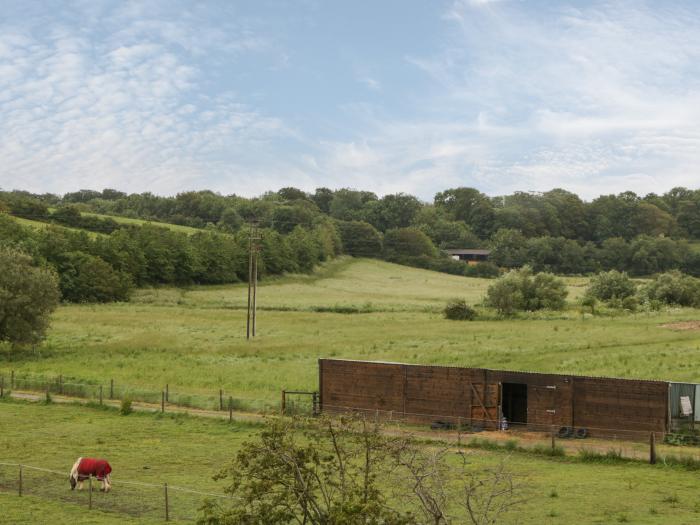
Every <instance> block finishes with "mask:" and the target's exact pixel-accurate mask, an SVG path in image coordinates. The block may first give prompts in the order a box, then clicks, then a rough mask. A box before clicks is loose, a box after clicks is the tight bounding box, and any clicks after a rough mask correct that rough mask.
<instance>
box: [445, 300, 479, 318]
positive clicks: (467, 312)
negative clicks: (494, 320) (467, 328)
mask: <svg viewBox="0 0 700 525" xmlns="http://www.w3.org/2000/svg"><path fill="white" fill-rule="evenodd" d="M443 314H444V316H445V319H451V320H452V321H473V320H474V319H475V318H476V310H474V308H472V307H471V306H469V305H468V304H467V303H466V301H465V300H464V299H452V300H451V301H449V302H448V303H447V306H445V309H444V310H443Z"/></svg>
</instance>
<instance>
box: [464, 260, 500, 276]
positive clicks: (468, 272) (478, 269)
mask: <svg viewBox="0 0 700 525" xmlns="http://www.w3.org/2000/svg"><path fill="white" fill-rule="evenodd" d="M464 275H465V276H466V277H483V278H487V279H490V278H493V277H498V276H500V275H501V270H500V269H499V268H498V266H496V265H495V264H493V263H490V262H480V263H477V264H467V265H465V267H464Z"/></svg>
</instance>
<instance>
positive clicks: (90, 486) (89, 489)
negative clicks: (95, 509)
mask: <svg viewBox="0 0 700 525" xmlns="http://www.w3.org/2000/svg"><path fill="white" fill-rule="evenodd" d="M88 509H90V510H92V476H89V477H88Z"/></svg>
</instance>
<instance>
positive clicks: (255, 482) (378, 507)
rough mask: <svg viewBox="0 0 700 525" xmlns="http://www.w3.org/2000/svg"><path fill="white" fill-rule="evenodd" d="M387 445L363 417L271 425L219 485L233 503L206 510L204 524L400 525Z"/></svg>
mask: <svg viewBox="0 0 700 525" xmlns="http://www.w3.org/2000/svg"><path fill="white" fill-rule="evenodd" d="M389 450H390V449H389V445H388V439H387V438H386V437H384V435H383V434H382V433H381V432H380V430H379V427H378V426H376V425H374V424H371V423H369V422H367V420H365V419H354V418H348V417H342V418H334V419H331V418H318V419H313V420H291V421H289V420H281V419H280V420H274V421H273V422H272V423H270V424H269V425H268V426H267V427H266V428H265V429H264V430H263V431H262V433H261V434H260V438H259V439H258V440H256V441H249V442H246V443H244V444H243V446H242V447H241V450H240V451H239V452H238V454H237V456H236V458H235V459H234V460H233V461H232V462H231V464H230V465H228V466H227V467H225V468H224V469H223V470H222V471H221V472H220V473H219V474H218V475H216V476H215V479H219V480H221V479H224V480H226V481H227V483H228V485H227V487H226V488H225V491H226V492H228V493H230V494H231V495H232V496H233V497H235V498H236V499H235V500H234V501H235V503H234V504H233V505H231V506H222V505H218V504H216V503H215V502H209V503H207V504H205V506H204V508H203V509H202V511H203V512H202V514H203V515H202V517H201V518H200V519H199V521H198V523H200V524H202V525H205V524H206V525H229V524H230V525H234V524H243V523H245V524H251V525H252V524H260V525H263V524H270V525H275V524H280V525H281V524H288V523H299V524H302V523H303V524H308V525H345V524H347V525H360V524H363V525H369V524H380V523H382V524H386V525H392V524H393V525H398V524H401V523H408V518H407V517H404V516H402V515H401V513H399V512H398V511H395V510H392V509H391V508H390V507H389V505H388V501H387V500H386V497H385V495H384V491H383V487H382V485H381V479H382V475H383V473H384V472H386V471H387V470H388V468H389V464H390V458H389V454H388V452H389Z"/></svg>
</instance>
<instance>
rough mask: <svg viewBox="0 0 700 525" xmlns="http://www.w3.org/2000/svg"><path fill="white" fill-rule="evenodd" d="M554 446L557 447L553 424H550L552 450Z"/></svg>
mask: <svg viewBox="0 0 700 525" xmlns="http://www.w3.org/2000/svg"><path fill="white" fill-rule="evenodd" d="M555 448H557V439H556V436H555V434H554V425H552V452H554V449H555Z"/></svg>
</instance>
